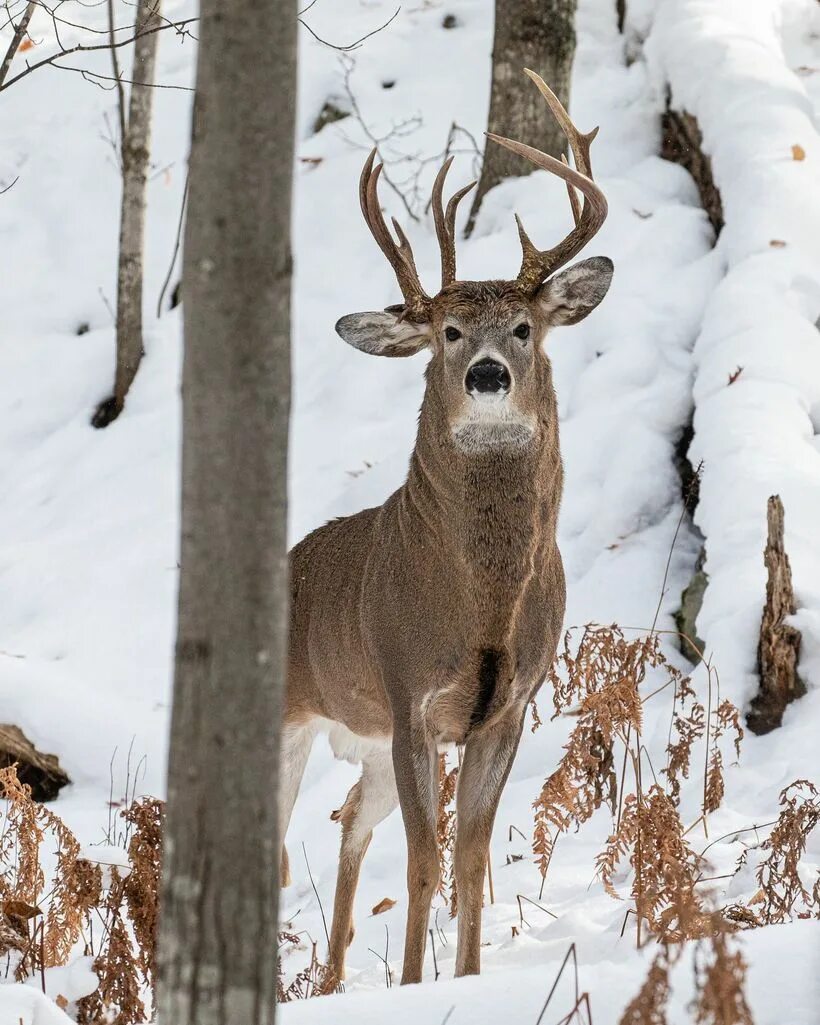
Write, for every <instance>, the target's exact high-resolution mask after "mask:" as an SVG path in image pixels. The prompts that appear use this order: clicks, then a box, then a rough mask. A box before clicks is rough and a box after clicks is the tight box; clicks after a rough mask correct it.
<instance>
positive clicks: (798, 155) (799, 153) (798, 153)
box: [792, 143, 806, 160]
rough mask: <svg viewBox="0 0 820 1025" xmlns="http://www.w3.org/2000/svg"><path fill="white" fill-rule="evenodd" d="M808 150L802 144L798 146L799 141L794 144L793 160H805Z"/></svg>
mask: <svg viewBox="0 0 820 1025" xmlns="http://www.w3.org/2000/svg"><path fill="white" fill-rule="evenodd" d="M805 159H806V151H805V150H804V149H803V147H802V146H798V145H797V143H795V144H794V146H792V160H805Z"/></svg>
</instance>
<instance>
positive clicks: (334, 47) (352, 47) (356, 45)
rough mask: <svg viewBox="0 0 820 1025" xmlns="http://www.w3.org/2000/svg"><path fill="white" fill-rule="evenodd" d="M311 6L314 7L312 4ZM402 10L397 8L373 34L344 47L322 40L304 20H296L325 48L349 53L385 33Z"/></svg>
mask: <svg viewBox="0 0 820 1025" xmlns="http://www.w3.org/2000/svg"><path fill="white" fill-rule="evenodd" d="M311 6H313V5H312V4H311ZM306 9H307V8H306ZM400 10H401V7H397V8H396V9H395V11H394V12H393V13H392V14H391V15H390V17H389V18H388V19H387V21H386V22H385V23H384V24H383V25H379V27H378V28H374V29H373V30H372V32H368V33H366V34H365V35H363V36H362V37H361V38H359V39H356V40H354V41H353V42H352V43H347V44H345V45H343V46H339V45H337V44H336V43H330V42H328V41H327V39H322V37H321V36H320V35H317V33H316V32H314V31H313V29H312V28H311V27H310V25H308V23H307V22H306V21H305V20H304V19H303V18H297V19H296V20H297V21H298V22H299V24H300V25H301V26H302V28H306V29H307V30H308V32H310V34H311V35H312V36H313V38H314V39H315V40H317V41H318V42H320V43H322V45H323V46H329V47H330V49H331V50H339V51H340V52H341V53H349V52H350V51H351V50H358V49H359V47H360V46H361V45H362V43H363V42H364V41H365V40H366V39H370V38H371V36H375V35H376V34H377V33H379V32H383V31H384V29H386V28H387V26H388V25H389V24H390V22H391V21H394V20H395V19H396V18H397V17H398V14H399V11H400Z"/></svg>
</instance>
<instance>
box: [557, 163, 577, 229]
mask: <svg viewBox="0 0 820 1025" xmlns="http://www.w3.org/2000/svg"><path fill="white" fill-rule="evenodd" d="M561 163H562V164H567V165H569V161H568V160H567V158H566V157H565V156H564V154H563V153H562V154H561ZM566 186H567V195H568V196H569V205H570V206H571V207H572V219H573V221H575V227H576V228H577V227H578V222H579V221H580V220H581V201H580V200H579V199H578V193H577V192H576V191H575V186H574V185H573V184H572V182H567V183H566Z"/></svg>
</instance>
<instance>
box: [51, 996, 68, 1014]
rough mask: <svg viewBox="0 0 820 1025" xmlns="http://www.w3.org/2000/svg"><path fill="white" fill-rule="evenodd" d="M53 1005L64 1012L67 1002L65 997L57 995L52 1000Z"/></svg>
mask: <svg viewBox="0 0 820 1025" xmlns="http://www.w3.org/2000/svg"><path fill="white" fill-rule="evenodd" d="M54 1003H55V1004H56V1005H57V1006H58V1007H59V1008H60V1010H61V1011H64V1010H65V1009H66V1008H67V1007H68V1000H67V999H66V997H64V996H63V994H62V993H58V994H57V996H56V997H55V998H54Z"/></svg>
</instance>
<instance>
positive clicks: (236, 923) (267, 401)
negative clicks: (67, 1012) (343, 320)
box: [158, 0, 296, 1025]
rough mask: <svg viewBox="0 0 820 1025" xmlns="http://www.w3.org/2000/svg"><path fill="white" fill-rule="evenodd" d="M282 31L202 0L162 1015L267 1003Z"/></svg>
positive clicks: (274, 838)
mask: <svg viewBox="0 0 820 1025" xmlns="http://www.w3.org/2000/svg"><path fill="white" fill-rule="evenodd" d="M295 33H296V7H295V5H294V4H293V3H291V2H290V0H265V2H259V0H232V2H231V3H230V4H224V3H222V2H221V0H202V5H201V21H200V32H199V37H200V43H199V63H198V70H197V99H196V110H195V114H194V128H193V142H192V148H191V164H190V194H189V207H188V220H187V227H186V236H185V248H184V270H183V275H184V280H185V301H184V325H185V362H184V370H183V389H182V396H183V459H182V487H183V491H182V547H181V566H182V570H181V578H180V590H179V620H178V633H177V648H176V666H175V680H174V706H173V716H172V727H171V749H170V764H169V780H168V820H167V847H166V852H167V853H166V858H165V864H164V866H163V891H162V920H161V925H160V940H159V965H160V974H159V985H158V1006H159V1014H160V1021H161V1022H162V1025H269V1023H270V1022H272V1021H273V1017H274V1003H275V985H276V955H277V911H278V907H277V904H278V884H279V858H280V840H279V837H278V835H277V833H278V829H277V776H278V757H279V719H280V706H281V698H282V692H283V685H284V675H285V654H286V633H287V553H286V538H285V513H286V455H287V426H288V412H289V396H290V364H289V347H290V346H289V339H290V286H291V255H290V193H291V170H292V161H293V134H294V108H295V102H294V96H295V91H296V34H295Z"/></svg>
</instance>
